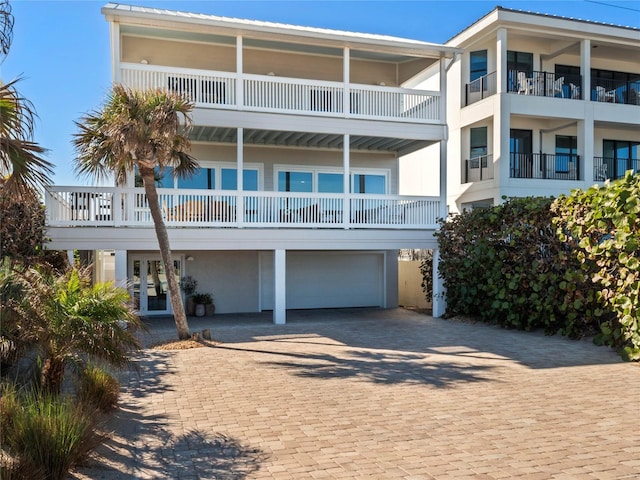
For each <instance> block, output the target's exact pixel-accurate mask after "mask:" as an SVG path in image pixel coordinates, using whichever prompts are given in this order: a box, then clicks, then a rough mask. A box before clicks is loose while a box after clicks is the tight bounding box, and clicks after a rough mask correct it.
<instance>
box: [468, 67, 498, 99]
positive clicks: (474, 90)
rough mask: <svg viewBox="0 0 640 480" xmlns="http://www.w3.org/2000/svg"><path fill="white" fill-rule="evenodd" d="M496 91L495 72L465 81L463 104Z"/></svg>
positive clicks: (493, 93) (488, 95)
mask: <svg viewBox="0 0 640 480" xmlns="http://www.w3.org/2000/svg"><path fill="white" fill-rule="evenodd" d="M497 91H498V84H497V83H496V72H491V73H489V74H487V75H483V76H482V77H480V78H476V79H475V80H474V81H473V82H471V83H467V85H466V93H465V105H471V104H472V103H476V102H478V101H480V100H482V99H483V98H487V97H490V96H491V95H495V94H496V92H497Z"/></svg>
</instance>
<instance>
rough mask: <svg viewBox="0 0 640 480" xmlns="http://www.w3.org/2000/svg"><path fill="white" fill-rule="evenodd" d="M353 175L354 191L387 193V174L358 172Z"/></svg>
mask: <svg viewBox="0 0 640 480" xmlns="http://www.w3.org/2000/svg"><path fill="white" fill-rule="evenodd" d="M352 177H353V192H354V193H373V194H379V195H384V194H385V193H387V178H386V175H376V174H370V173H356V174H354V175H352Z"/></svg>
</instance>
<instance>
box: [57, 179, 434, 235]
mask: <svg viewBox="0 0 640 480" xmlns="http://www.w3.org/2000/svg"><path fill="white" fill-rule="evenodd" d="M158 197H159V202H160V207H161V210H162V215H163V218H164V221H165V222H166V225H167V226H168V227H169V228H175V227H188V228H198V227H212V228H215V227H218V228H222V227H224V228H339V229H381V228H382V229H435V228H436V227H437V220H438V218H439V217H441V215H442V213H441V212H442V209H441V205H442V204H441V200H440V199H439V198H438V197H407V196H390V195H366V194H350V195H344V194H323V193H291V192H242V193H239V192H235V191H223V192H221V191H210V190H205V191H203V190H182V189H158ZM45 205H46V211H47V225H48V226H50V227H74V226H78V227H80V226H100V227H152V226H153V220H152V218H151V213H150V210H149V204H148V201H147V197H146V195H145V193H144V190H143V189H141V188H115V187H50V188H49V189H48V190H47V193H46V196H45Z"/></svg>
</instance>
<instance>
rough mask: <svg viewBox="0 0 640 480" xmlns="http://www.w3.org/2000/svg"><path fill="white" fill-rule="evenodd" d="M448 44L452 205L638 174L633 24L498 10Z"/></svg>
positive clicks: (638, 34) (639, 77)
mask: <svg viewBox="0 0 640 480" xmlns="http://www.w3.org/2000/svg"><path fill="white" fill-rule="evenodd" d="M447 45H449V46H452V47H459V48H461V49H463V50H464V53H463V54H462V55H461V56H460V57H459V58H458V59H457V60H456V62H455V63H454V64H453V65H452V67H451V68H450V69H449V71H448V75H447V102H448V108H447V121H448V124H449V133H450V134H449V141H448V147H447V154H448V160H447V195H448V204H449V208H450V210H451V211H461V210H462V209H465V208H473V207H482V206H488V205H495V204H499V203H500V202H501V201H502V200H501V199H502V197H503V196H506V197H523V196H531V195H532V196H538V195H541V196H557V195H559V194H561V193H569V191H570V190H571V189H574V188H582V189H586V188H588V187H590V186H591V185H593V184H594V183H598V182H603V181H604V180H606V179H616V178H619V177H621V176H623V175H624V173H625V171H626V170H628V169H633V170H635V171H638V167H639V166H638V161H639V160H638V159H639V158H640V157H639V156H638V150H639V145H640V128H639V124H640V30H639V29H637V28H630V27H620V26H613V25H605V24H601V23H596V22H590V21H583V20H575V19H567V18H560V17H554V16H550V15H542V14H537V13H524V12H520V11H514V10H508V9H504V8H501V7H497V8H496V9H495V10H493V11H492V12H490V13H489V14H487V15H486V16H484V17H483V18H481V19H480V20H478V21H477V22H475V23H474V24H473V25H471V26H470V27H469V28H467V29H465V30H464V31H462V32H461V33H459V34H458V35H456V36H455V37H453V38H452V39H451V40H450V41H448V42H447Z"/></svg>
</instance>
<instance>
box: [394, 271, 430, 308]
mask: <svg viewBox="0 0 640 480" xmlns="http://www.w3.org/2000/svg"><path fill="white" fill-rule="evenodd" d="M421 284H422V275H421V274H420V261H419V260H400V261H399V262H398V304H399V305H401V306H403V307H418V308H430V307H431V302H428V303H427V299H426V297H425V295H424V292H423V291H422V286H421Z"/></svg>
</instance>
